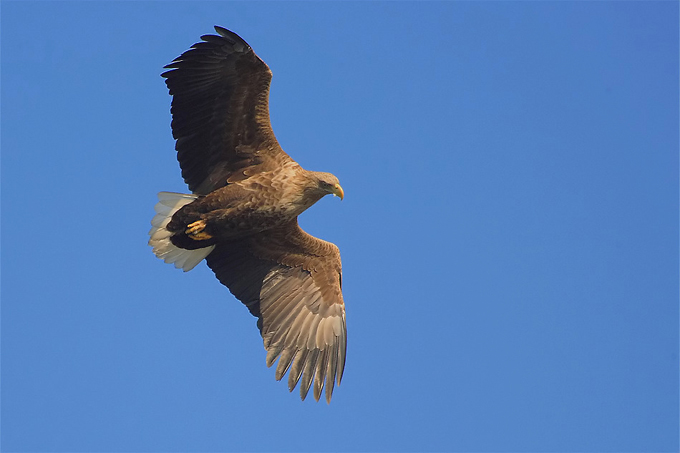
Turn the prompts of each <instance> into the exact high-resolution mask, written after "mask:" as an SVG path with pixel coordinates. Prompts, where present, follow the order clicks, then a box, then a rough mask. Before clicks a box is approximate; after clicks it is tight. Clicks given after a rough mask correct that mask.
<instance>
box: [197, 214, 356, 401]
mask: <svg viewBox="0 0 680 453" xmlns="http://www.w3.org/2000/svg"><path fill="white" fill-rule="evenodd" d="M207 262H208V266H210V268H211V269H212V270H213V272H215V275H216V276H217V278H218V279H219V280H220V282H222V284H224V285H226V286H227V287H228V288H229V290H230V291H231V292H232V294H233V295H234V296H236V297H237V298H238V299H239V300H240V301H241V302H243V303H244V304H245V305H246V306H247V307H248V309H249V310H250V312H251V313H252V314H253V315H255V316H257V317H258V318H259V319H258V327H259V328H260V333H261V334H262V338H263V339H264V346H265V349H266V350H267V366H271V365H272V364H273V363H274V362H275V361H276V359H277V358H278V359H279V361H278V364H277V367H276V379H277V380H280V379H281V378H282V377H283V376H284V375H285V374H286V372H287V371H288V370H290V372H289V374H288V388H289V390H290V391H291V392H292V391H293V389H294V388H295V386H296V385H297V383H298V381H300V396H301V398H302V399H303V400H304V399H305V397H306V396H307V393H308V391H309V389H310V386H311V385H312V384H313V385H314V390H313V391H314V398H315V399H316V400H317V401H318V400H319V398H320V396H321V392H322V390H323V388H324V387H325V389H326V401H327V402H330V400H331V396H332V394H333V388H334V386H335V383H336V382H337V384H340V381H341V379H342V373H343V370H344V366H345V352H346V349H347V329H346V324H345V306H344V302H343V299H342V292H341V285H342V267H341V262H340V252H339V250H338V248H337V247H336V246H335V245H334V244H331V243H330V242H326V241H323V240H321V239H317V238H315V237H313V236H311V235H309V234H307V233H305V232H304V231H303V230H302V229H301V228H300V227H299V226H298V223H297V219H295V220H293V221H292V222H291V223H289V224H288V225H287V226H285V227H283V228H279V229H275V230H269V231H266V232H264V233H260V234H257V235H254V236H251V237H250V238H248V239H245V240H239V241H234V242H226V243H219V244H217V246H216V247H215V250H214V251H213V252H212V253H211V254H210V255H208V258H207Z"/></svg>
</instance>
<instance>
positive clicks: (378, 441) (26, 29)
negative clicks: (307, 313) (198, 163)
mask: <svg viewBox="0 0 680 453" xmlns="http://www.w3.org/2000/svg"><path fill="white" fill-rule="evenodd" d="M1 13H2V22H1V27H2V35H1V38H2V49H1V52H2V53H1V55H2V73H1V74H2V93H1V94H2V143H1V145H2V307H1V308H2V312H1V314H2V325H1V327H2V376H1V377H2V382H1V384H2V412H1V428H2V429H1V441H2V445H1V448H2V451H678V95H679V93H678V2H654V1H646V2H418V3H416V2H375V3H364V2H323V3H322V2H298V3H289V2H285V3H275V2H256V3H246V2H230V3H226V2H27V1H22V2H13V1H4V2H2V7H1ZM215 24H218V25H222V26H225V27H227V28H230V29H232V30H234V31H235V32H237V33H239V34H240V35H241V36H243V37H244V38H245V39H246V40H247V41H248V42H249V43H250V44H251V45H252V47H253V48H254V49H255V51H256V52H257V53H258V54H259V55H260V56H261V57H262V58H263V59H264V60H265V61H266V62H267V63H268V64H269V66H270V67H271V69H272V71H273V72H274V79H273V83H272V91H271V117H272V123H273V127H274V130H275V132H276V134H277V136H278V139H279V141H280V143H281V145H282V146H283V148H284V149H285V150H286V151H287V152H288V153H289V154H290V155H291V156H292V157H293V158H295V159H296V160H297V161H298V162H299V163H300V164H301V165H302V166H304V167H305V168H308V169H311V170H321V171H330V172H333V173H334V174H336V175H337V176H338V177H339V178H340V181H341V183H342V185H343V187H344V189H345V192H346V197H345V200H344V201H343V202H340V201H339V200H338V199H337V198H335V199H334V198H332V197H327V198H325V199H324V200H322V201H321V202H319V203H318V204H317V205H316V206H314V207H313V208H312V209H310V210H309V211H308V212H307V213H305V214H303V216H302V217H301V224H302V226H303V228H305V229H306V230H307V231H309V232H310V233H311V234H314V235H316V236H319V237H321V238H323V239H326V240H330V241H332V242H334V243H336V244H337V245H338V246H339V247H340V250H341V252H342V256H343V267H344V276H343V283H344V295H345V301H346V304H347V323H348V330H349V345H348V356H347V367H346V372H345V376H344V380H343V382H342V385H341V386H340V387H338V388H337V389H336V392H335V395H334V398H333V401H332V403H331V404H330V405H326V404H325V403H315V402H314V401H313V399H311V398H309V399H308V401H306V402H304V403H301V402H300V401H299V398H298V396H297V393H294V394H292V395H291V394H289V393H288V391H287V389H286V386H285V384H284V383H278V382H276V381H275V380H274V377H273V376H274V372H273V370H270V369H267V368H266V367H265V363H264V357H265V352H264V349H263V347H262V341H261V339H260V337H259V334H258V332H257V329H256V327H255V319H254V318H253V317H251V316H250V315H249V314H248V312H247V310H246V309H245V308H244V307H243V306H242V305H241V304H240V303H239V302H237V301H236V300H235V299H234V298H233V297H232V296H231V295H230V293H229V292H228V291H227V289H226V288H224V287H223V286H221V285H220V284H219V283H218V282H217V280H216V279H215V278H214V276H213V275H212V273H211V272H210V270H209V269H208V268H207V267H206V266H205V265H203V264H201V265H200V266H199V267H197V268H196V269H195V270H193V271H191V272H189V273H187V274H183V273H182V272H180V271H177V270H175V269H174V268H172V266H169V265H166V264H164V263H162V262H161V261H160V260H158V259H156V258H155V257H154V256H153V255H152V253H151V250H150V248H149V247H148V246H147V245H146V241H147V231H148V230H149V228H150V224H149V221H150V219H151V217H152V215H153V209H152V208H153V205H154V204H155V202H156V192H158V191H161V190H169V191H179V192H181V191H186V187H185V186H184V184H183V182H182V180H181V178H180V173H179V168H178V165H177V162H176V160H175V152H174V149H173V147H174V143H173V140H172V137H171V134H170V114H169V103H170V97H169V96H168V94H167V91H166V88H165V84H164V83H163V80H162V79H161V78H160V76H159V74H160V73H161V72H162V66H163V65H165V64H167V63H169V62H170V61H171V60H172V59H173V58H175V57H176V56H178V55H179V54H180V53H181V52H183V51H184V50H185V49H187V48H188V47H189V46H190V45H191V44H193V43H194V42H196V41H197V40H198V38H199V36H200V35H202V34H205V33H210V32H212V26H213V25H215Z"/></svg>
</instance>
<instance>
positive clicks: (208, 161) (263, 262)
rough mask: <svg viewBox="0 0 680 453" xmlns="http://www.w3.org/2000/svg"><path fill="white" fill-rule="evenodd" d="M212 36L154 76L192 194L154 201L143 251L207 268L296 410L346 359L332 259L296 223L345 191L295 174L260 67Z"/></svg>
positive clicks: (242, 50) (241, 48)
mask: <svg viewBox="0 0 680 453" xmlns="http://www.w3.org/2000/svg"><path fill="white" fill-rule="evenodd" d="M215 30H216V31H217V33H218V34H219V36H217V35H206V36H202V37H201V39H202V42H199V43H196V44H194V45H193V46H191V49H189V50H187V51H186V52H184V53H183V54H182V55H180V56H179V57H177V58H176V59H175V60H174V61H173V62H172V63H170V64H169V65H167V66H166V68H168V69H169V71H167V72H165V73H163V74H162V76H163V77H165V79H166V80H165V83H166V84H167V86H168V89H169V91H170V95H172V107H171V110H170V111H171V113H172V135H173V137H174V138H175V140H176V144H175V149H176V150H177V160H178V161H179V165H180V167H181V169H182V177H183V178H184V181H185V182H186V183H187V185H188V186H189V190H191V192H192V194H178V193H170V192H161V193H159V194H158V199H159V202H158V204H156V207H155V210H156V216H155V217H154V218H153V220H152V221H151V224H152V226H153V227H152V228H151V231H150V232H149V235H150V237H151V238H150V239H149V245H150V246H151V247H153V252H154V254H155V255H156V256H157V257H158V258H161V259H163V260H164V261H165V262H166V263H173V264H174V265H175V267H177V268H181V269H183V270H184V271H189V270H191V269H193V268H194V267H195V266H196V265H197V264H198V263H200V262H201V261H202V260H203V259H205V260H206V261H207V263H208V266H209V267H210V269H212V270H213V272H214V273H215V275H216V277H217V278H218V280H219V281H220V282H221V283H222V284H223V285H225V286H227V287H228V288H229V290H230V291H231V293H232V294H233V295H234V296H236V298H238V299H239V300H240V301H241V302H243V303H244V304H245V305H246V307H248V310H250V313H252V314H253V315H254V316H256V317H257V318H258V322H257V326H258V328H259V329H260V333H261V335H262V338H263V340H264V347H265V349H266V350H267V359H266V363H267V366H271V365H272V364H273V363H274V362H275V361H276V360H277V359H278V364H277V366H276V374H275V376H276V379H277V380H280V379H281V378H282V377H283V376H284V375H285V374H286V372H288V388H289V390H290V391H291V392H292V391H293V389H294V388H295V386H296V385H297V384H298V382H300V397H301V398H302V399H303V400H304V399H305V397H306V396H307V393H308V391H309V389H310V387H311V386H312V384H313V386H314V389H313V393H314V398H315V399H316V400H317V401H318V400H319V398H320V396H321V393H322V390H323V389H324V387H325V390H326V401H327V402H330V400H331V396H332V394H333V388H334V386H335V384H336V383H337V384H340V381H341V379H342V373H343V370H344V367H345V351H346V349H347V329H346V325H345V305H344V302H343V300H342V291H341V286H342V268H341V264H340V252H339V250H338V248H337V247H336V246H335V245H334V244H331V243H330V242H326V241H323V240H321V239H317V238H315V237H313V236H311V235H309V234H307V233H305V232H304V231H303V230H302V229H301V228H300V226H299V225H298V222H297V217H298V216H299V215H300V214H301V213H302V212H303V211H305V210H306V209H307V208H309V207H310V206H312V205H313V204H314V203H316V202H317V201H319V200H320V199H321V198H322V197H324V196H325V195H328V194H333V195H335V196H338V197H340V199H342V198H343V197H344V192H343V190H342V187H340V184H339V182H338V178H336V177H335V176H333V175H331V174H330V173H321V172H315V171H307V170H305V169H303V168H302V167H300V165H298V164H297V163H296V162H295V161H294V160H293V159H291V158H290V156H288V154H286V153H285V152H284V151H283V150H282V149H281V146H279V143H278V142H277V140H276V137H275V136H274V132H273V131H272V128H271V124H270V121H269V99H268V98H269V84H270V82H271V78H272V73H271V71H270V70H269V67H268V66H267V65H266V64H265V63H264V62H263V61H262V60H261V59H260V58H259V57H258V56H257V55H255V53H254V52H253V49H251V48H250V46H249V45H248V44H247V43H246V42H245V41H244V40H243V39H241V38H240V37H239V36H238V35H237V34H235V33H233V32H231V31H229V30H226V29H224V28H222V27H217V26H216V27H215Z"/></svg>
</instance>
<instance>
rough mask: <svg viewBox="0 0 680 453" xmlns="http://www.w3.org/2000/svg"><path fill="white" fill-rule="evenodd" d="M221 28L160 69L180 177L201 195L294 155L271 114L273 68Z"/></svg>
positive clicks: (217, 28)
mask: <svg viewBox="0 0 680 453" xmlns="http://www.w3.org/2000/svg"><path fill="white" fill-rule="evenodd" d="M215 30H216V31H217V33H219V36H216V35H205V36H202V37H201V39H202V40H203V41H202V42H198V43H196V44H194V45H193V46H192V47H191V49H189V50H187V51H186V52H184V53H183V54H182V55H180V56H179V57H177V58H176V59H175V60H174V61H173V62H172V63H170V64H169V65H167V66H166V68H169V69H170V70H169V71H167V72H165V73H163V74H162V76H163V77H165V79H166V81H165V83H166V84H167V86H168V89H169V90H170V94H171V95H172V106H171V109H170V111H171V113H172V135H173V137H174V138H175V139H176V140H177V142H176V145H175V149H176V150H177V160H178V161H179V164H180V167H181V168H182V177H183V178H184V181H185V182H186V183H187V185H188V186H189V189H190V190H191V191H192V192H193V193H196V194H199V195H205V194H208V193H210V192H212V191H213V190H215V189H218V188H220V187H223V186H225V185H226V184H227V183H228V182H233V181H239V180H243V179H245V178H247V177H248V176H250V175H251V174H254V173H258V172H262V171H268V170H272V169H275V168H278V167H280V166H281V165H282V164H283V163H285V162H287V161H290V160H292V159H291V158H290V157H289V156H288V155H287V154H286V153H285V152H284V151H283V150H282V149H281V147H280V146H279V144H278V142H277V140H276V137H275V136H274V132H273V131H272V128H271V124H270V120H269V84H270V82H271V78H272V73H271V71H270V70H269V67H268V66H267V65H266V64H265V63H264V62H263V61H262V60H260V58H259V57H258V56H257V55H255V52H253V49H251V48H250V46H249V45H248V43H246V42H245V41H244V40H243V39H242V38H241V37H239V36H238V35H237V34H236V33H233V32H231V31H229V30H227V29H225V28H222V27H217V26H216V27H215Z"/></svg>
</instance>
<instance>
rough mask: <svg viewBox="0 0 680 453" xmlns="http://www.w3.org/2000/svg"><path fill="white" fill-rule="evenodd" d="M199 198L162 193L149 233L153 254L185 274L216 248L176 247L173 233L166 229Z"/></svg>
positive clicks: (155, 207)
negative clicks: (176, 215)
mask: <svg viewBox="0 0 680 453" xmlns="http://www.w3.org/2000/svg"><path fill="white" fill-rule="evenodd" d="M196 198H198V196H197V195H189V194H183V193H174V192H160V193H159V194H158V203H156V206H154V210H155V211H156V215H155V216H154V217H153V219H151V225H152V227H151V230H150V231H149V236H150V238H149V245H150V246H151V247H153V253H154V255H156V256H157V257H158V258H160V259H162V260H163V261H165V262H166V263H173V264H174V265H175V267H176V268H177V269H183V270H184V272H187V271H190V270H191V269H193V268H194V267H196V265H197V264H198V263H200V262H201V261H203V259H204V258H205V257H206V256H208V255H209V254H210V252H212V251H213V249H214V248H215V246H214V245H211V246H208V247H203V248H199V249H195V250H186V249H183V248H179V247H177V246H175V245H174V244H173V243H172V242H171V241H170V238H171V237H172V232H170V231H168V230H167V229H166V227H167V226H168V223H170V220H171V219H172V216H173V215H174V214H175V212H177V211H179V210H180V209H181V208H182V206H185V205H187V204H189V203H191V202H192V201H194V200H195V199H196Z"/></svg>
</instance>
